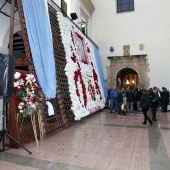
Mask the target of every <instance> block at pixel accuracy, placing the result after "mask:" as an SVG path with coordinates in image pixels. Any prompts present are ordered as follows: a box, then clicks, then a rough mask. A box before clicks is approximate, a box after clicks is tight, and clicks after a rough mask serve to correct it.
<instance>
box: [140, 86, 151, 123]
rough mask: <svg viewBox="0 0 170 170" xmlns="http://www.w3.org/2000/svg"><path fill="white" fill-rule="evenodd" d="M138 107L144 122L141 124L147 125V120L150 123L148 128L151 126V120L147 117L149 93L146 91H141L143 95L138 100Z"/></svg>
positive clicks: (149, 100)
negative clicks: (140, 109)
mask: <svg viewBox="0 0 170 170" xmlns="http://www.w3.org/2000/svg"><path fill="white" fill-rule="evenodd" d="M140 107H141V108H142V111H143V115H144V122H143V124H147V120H148V121H149V123H150V126H151V125H152V124H153V122H152V120H151V119H150V117H149V116H148V114H147V113H148V110H149V108H150V107H151V99H150V96H149V93H148V91H147V90H146V89H144V90H143V95H142V97H141V99H140Z"/></svg>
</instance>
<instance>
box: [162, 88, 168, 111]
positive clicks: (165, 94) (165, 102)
mask: <svg viewBox="0 0 170 170" xmlns="http://www.w3.org/2000/svg"><path fill="white" fill-rule="evenodd" d="M161 102H162V112H167V106H168V104H169V91H168V90H167V89H166V88H165V87H162V92H161Z"/></svg>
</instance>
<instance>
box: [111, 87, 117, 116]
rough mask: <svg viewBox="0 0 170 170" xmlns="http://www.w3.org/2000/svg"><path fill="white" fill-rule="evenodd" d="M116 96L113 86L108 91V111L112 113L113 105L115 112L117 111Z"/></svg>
mask: <svg viewBox="0 0 170 170" xmlns="http://www.w3.org/2000/svg"><path fill="white" fill-rule="evenodd" d="M117 97H118V93H117V90H116V88H115V86H114V87H113V88H112V89H111V91H110V113H112V110H113V107H115V112H116V113H117Z"/></svg>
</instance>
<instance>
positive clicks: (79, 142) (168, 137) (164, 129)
mask: <svg viewBox="0 0 170 170" xmlns="http://www.w3.org/2000/svg"><path fill="white" fill-rule="evenodd" d="M157 118H158V121H157V122H156V123H154V125H153V126H151V127H150V126H149V125H143V124H142V122H143V115H142V113H139V112H137V113H135V114H131V115H128V116H126V117H125V118H119V119H118V117H117V115H116V114H115V113H114V114H113V113H109V110H107V109H105V110H103V111H100V112H98V113H96V114H94V115H91V116H89V117H87V118H85V119H83V120H81V121H80V122H76V123H75V124H73V125H72V126H70V127H69V128H68V129H65V130H63V131H60V132H56V133H55V134H54V135H53V136H50V137H48V138H47V139H46V140H45V141H44V142H43V143H42V144H41V145H40V146H39V147H36V144H35V143H31V144H29V145H27V146H26V147H27V149H29V150H30V151H31V152H32V155H29V154H28V153H27V152H26V151H25V150H24V149H22V148H20V149H18V150H15V149H10V150H8V151H6V152H2V153H0V169H2V170H15V169H16V170H23V169H24V170H37V169H43V170H45V169H48V170H56V169H57V170H60V169H61V170H79V169H82V170H93V169H100V170H170V122H169V120H170V112H167V113H161V112H158V116H157Z"/></svg>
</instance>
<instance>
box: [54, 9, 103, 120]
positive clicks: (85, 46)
mask: <svg viewBox="0 0 170 170" xmlns="http://www.w3.org/2000/svg"><path fill="white" fill-rule="evenodd" d="M57 18H58V21H59V26H60V32H61V37H62V42H63V45H64V49H65V53H66V61H67V64H66V67H65V71H66V75H67V78H68V84H69V92H70V96H71V100H72V108H71V109H72V111H73V113H74V115H75V120H80V119H81V118H82V117H85V116H87V115H89V114H91V113H94V112H96V111H98V110H100V109H102V108H103V107H104V106H105V99H104V94H103V90H102V87H101V83H100V79H99V76H98V72H97V70H96V68H95V66H94V53H93V52H92V49H91V47H90V45H89V44H90V43H89V40H87V38H86V37H85V36H84V35H83V34H82V33H81V32H80V31H79V29H77V28H76V26H74V25H73V24H72V23H71V22H70V21H69V20H68V19H67V18H65V17H63V15H62V14H61V13H60V12H58V13H57Z"/></svg>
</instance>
